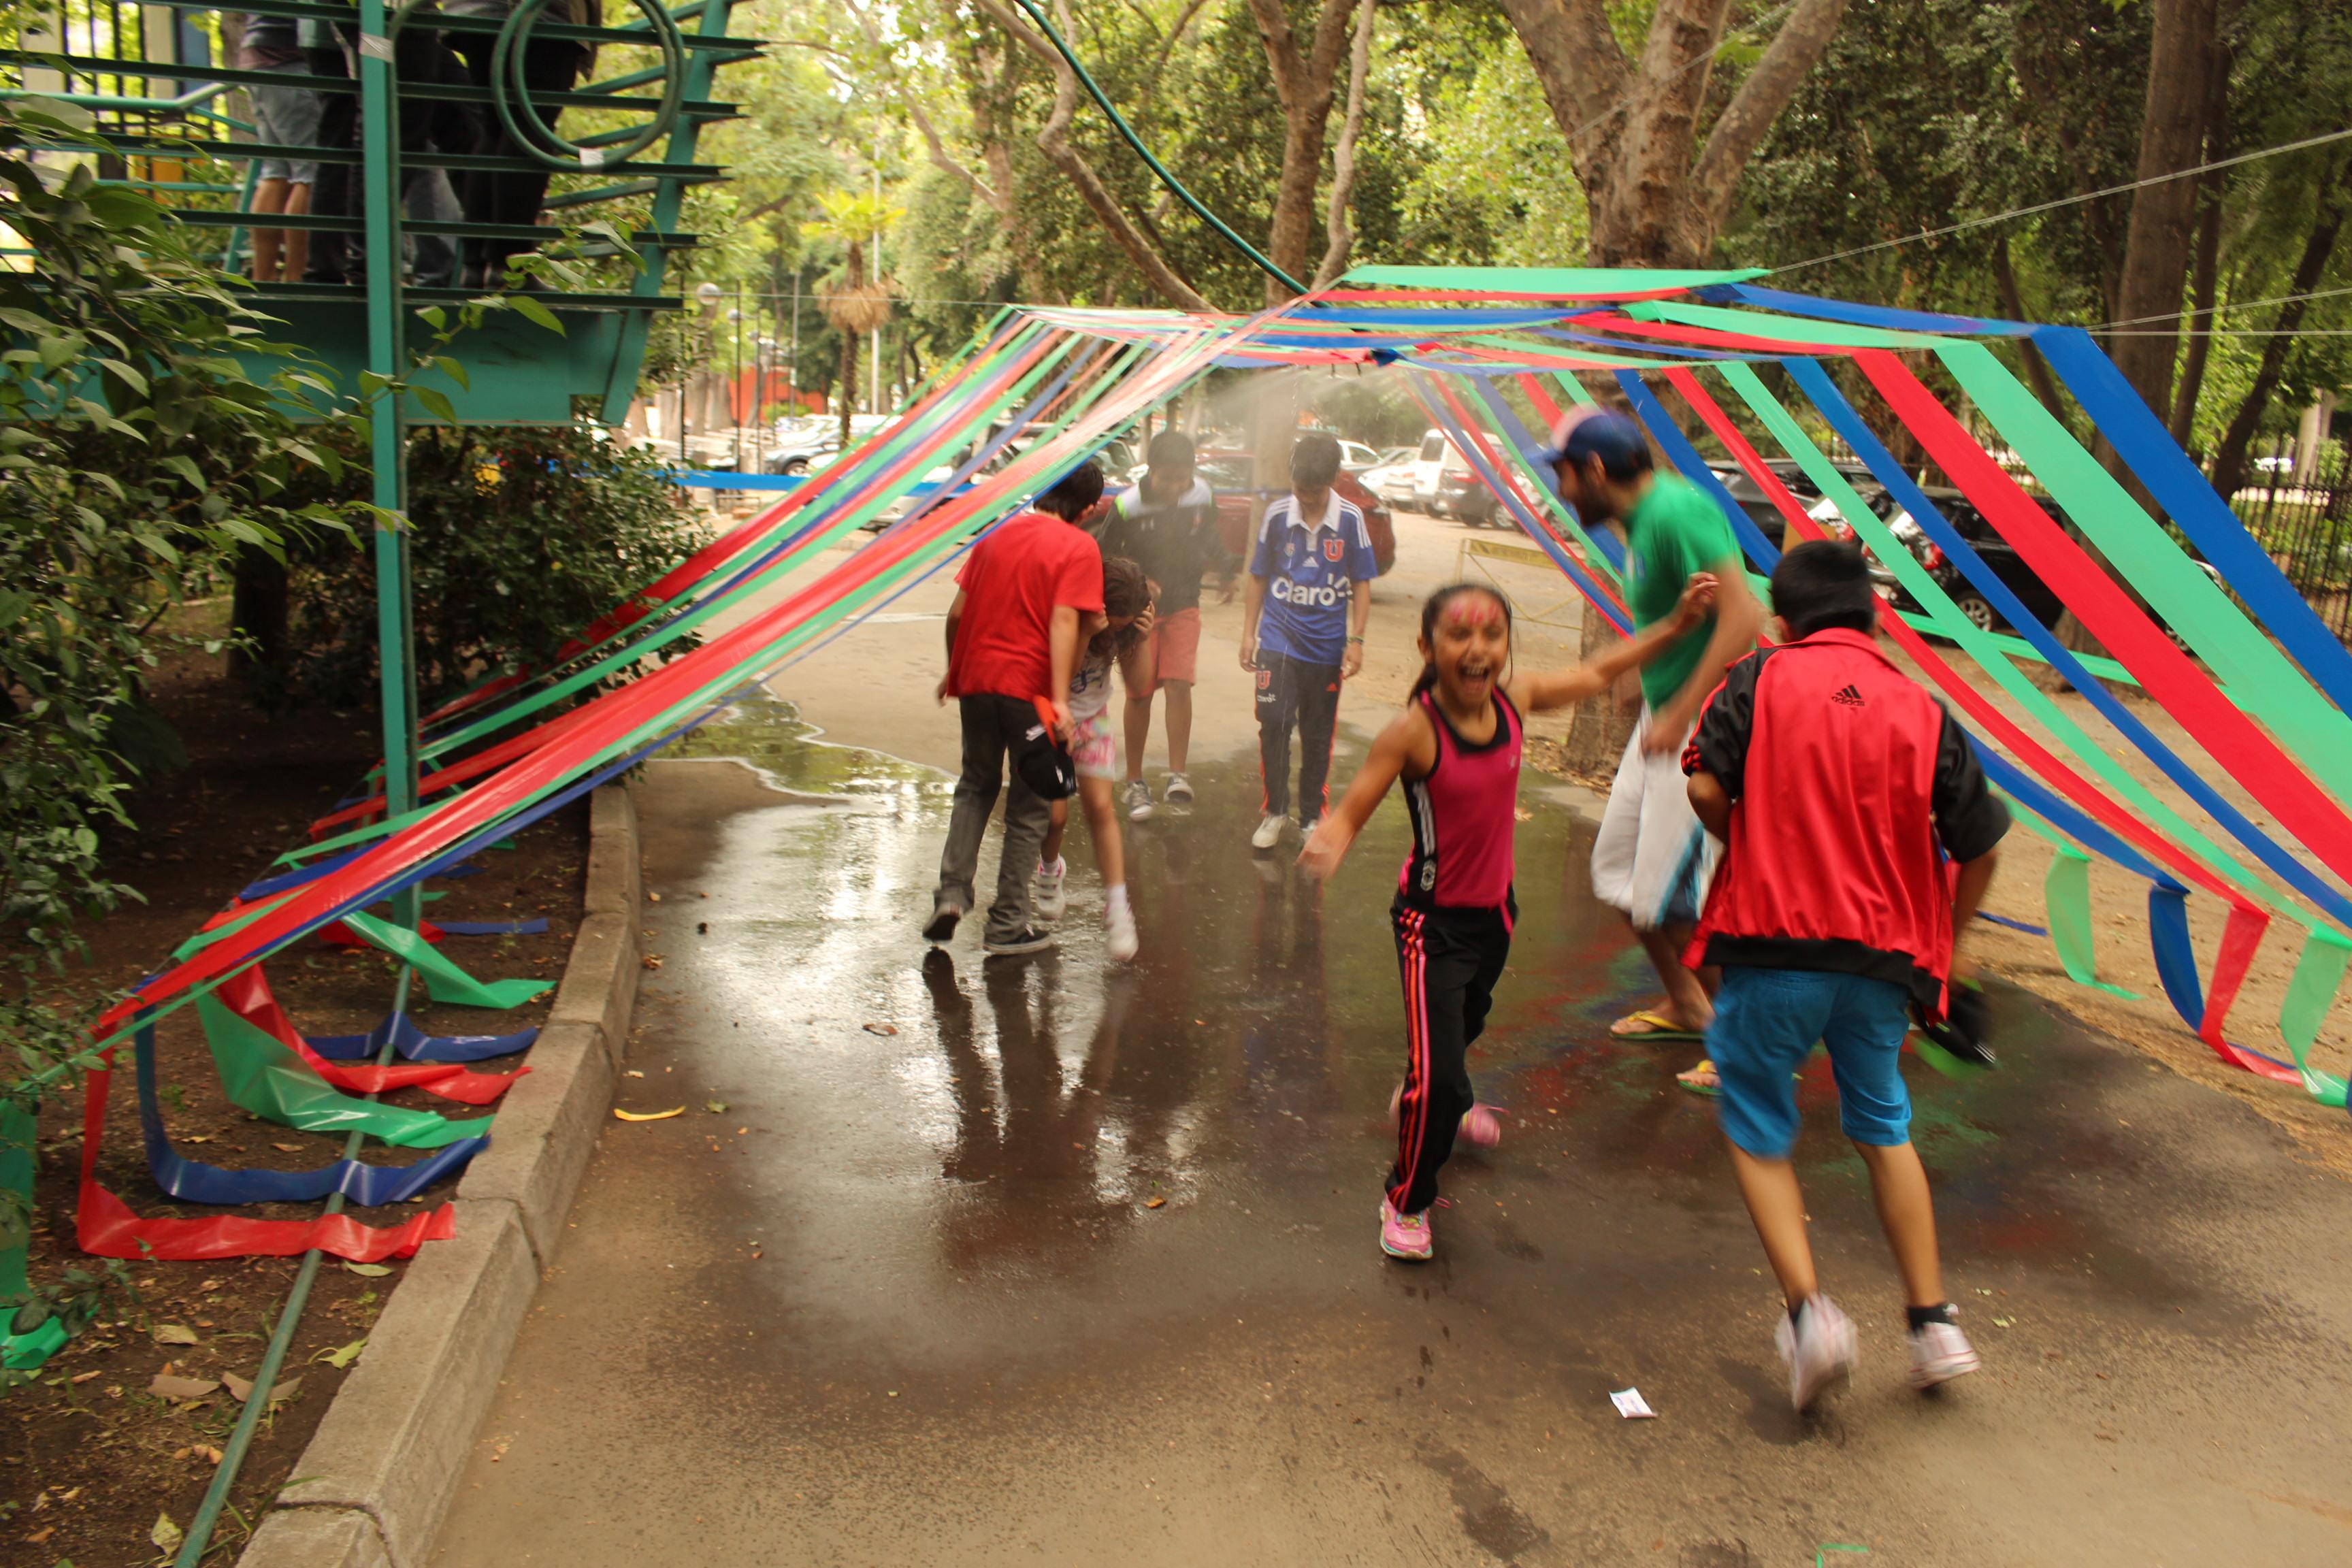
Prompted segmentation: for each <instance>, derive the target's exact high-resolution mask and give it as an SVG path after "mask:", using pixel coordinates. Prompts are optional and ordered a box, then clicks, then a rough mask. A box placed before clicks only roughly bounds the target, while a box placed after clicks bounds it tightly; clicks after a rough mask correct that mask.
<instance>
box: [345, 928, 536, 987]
mask: <svg viewBox="0 0 2352 1568" xmlns="http://www.w3.org/2000/svg"><path fill="white" fill-rule="evenodd" d="M343 923H344V924H345V925H347V926H349V927H351V928H352V931H356V932H358V933H359V934H360V935H361V936H362V937H363V938H365V939H366V941H367V942H368V943H369V944H370V945H371V946H374V947H379V948H382V949H383V951H384V952H388V953H390V954H392V956H393V957H394V958H396V959H399V960H400V961H401V962H402V963H406V964H410V965H412V966H414V967H415V970H416V973H419V974H421V975H423V976H425V990H426V992H427V993H429V994H431V995H432V997H433V1000H435V1001H436V1002H454V1003H456V1004H457V1005H460V1006H465V1007H520V1006H521V1005H523V1004H524V1003H526V1002H528V1001H530V999H531V998H532V997H534V996H537V995H539V994H541V993H543V992H547V991H551V990H552V989H554V986H555V983H554V982H553V981H551V980H488V981H485V980H477V979H475V978H474V977H473V976H472V975H470V974H468V973H466V972H465V971H464V970H462V969H460V968H458V967H457V964H456V963H453V962H452V961H451V960H450V959H449V958H448V957H447V956H446V954H444V953H443V952H442V951H441V950H440V949H439V948H437V947H435V946H434V945H433V944H432V943H431V942H427V941H425V938H424V937H422V936H420V935H418V934H417V933H416V932H415V931H410V930H409V929H408V928H407V927H406V926H396V925H393V924H391V923H390V922H388V921H380V920H377V919H376V918H375V917H374V916H373V915H363V914H359V913H356V912H354V913H352V914H348V915H345V916H344V917H343Z"/></svg>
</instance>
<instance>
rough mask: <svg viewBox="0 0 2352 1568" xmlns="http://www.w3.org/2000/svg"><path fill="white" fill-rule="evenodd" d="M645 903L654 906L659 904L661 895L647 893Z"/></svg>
mask: <svg viewBox="0 0 2352 1568" xmlns="http://www.w3.org/2000/svg"><path fill="white" fill-rule="evenodd" d="M646 902H648V903H655V904H657V903H660V902H661V895H660V894H659V893H647V894H646Z"/></svg>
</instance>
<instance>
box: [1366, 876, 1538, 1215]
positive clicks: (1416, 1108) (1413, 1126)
mask: <svg viewBox="0 0 2352 1568" xmlns="http://www.w3.org/2000/svg"><path fill="white" fill-rule="evenodd" d="M1389 919H1390V921H1391V924H1392V925H1393V926H1394V927H1395V928H1396V944H1397V968H1398V970H1399V971H1400V972H1401V973H1402V976H1403V979H1404V1026H1405V1068H1404V1094H1403V1096H1402V1099H1400V1100H1399V1101H1398V1102H1397V1159H1396V1165H1395V1167H1394V1168H1393V1169H1391V1171H1390V1172H1389V1183H1388V1190H1389V1202H1390V1203H1391V1204H1394V1205H1396V1208H1397V1212H1399V1213H1400V1214H1419V1213H1421V1212H1422V1211H1423V1209H1426V1208H1427V1207H1429V1205H1431V1204H1432V1203H1434V1202H1435V1201H1436V1199H1437V1172H1438V1168H1439V1167H1440V1166H1442V1165H1444V1163H1445V1162H1446V1160H1447V1159H1448V1158H1450V1157H1451V1156H1452V1154H1453V1152H1454V1133H1455V1132H1456V1131H1459V1130H1460V1128H1461V1125H1462V1118H1463V1116H1464V1115H1465V1113H1467V1112H1468V1110H1469V1109H1470V1107H1471V1105H1472V1104H1473V1103H1474V1102H1475V1097H1474V1096H1473V1094H1472V1093H1471V1090H1470V1064H1469V1061H1468V1059H1467V1058H1468V1053H1469V1049H1470V1042H1471V1041H1473V1040H1475V1039H1476V1038H1477V1037H1478V1036H1479V1035H1480V1034H1481V1033H1482V1032H1483V1031H1484V1030H1485V1029H1486V1010H1487V1008H1488V1007H1490V1006H1491V1005H1493V1004H1494V1000H1495V982H1496V981H1497V980H1499V979H1501V978H1502V975H1503V963H1504V961H1505V960H1506V959H1507V958H1509V957H1510V955H1511V920H1510V916H1509V914H1508V913H1507V911H1506V910H1499V909H1496V910H1417V909H1413V908H1411V907H1409V906H1408V905H1406V904H1405V903H1404V902H1403V900H1398V901H1397V902H1396V903H1395V904H1394V905H1393V906H1391V909H1390V910H1389Z"/></svg>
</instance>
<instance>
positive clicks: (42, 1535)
mask: <svg viewBox="0 0 2352 1568" xmlns="http://www.w3.org/2000/svg"><path fill="white" fill-rule="evenodd" d="M57 1532H58V1527H57V1526H56V1525H54V1524H53V1525H51V1526H49V1527H48V1528H47V1530H43V1531H37V1532H36V1533H34V1534H31V1535H28V1536H26V1537H25V1544H26V1545H27V1546H38V1545H39V1544H40V1543H41V1542H44V1541H47V1539H48V1538H49V1537H50V1536H52V1535H55V1534H56V1533H57Z"/></svg>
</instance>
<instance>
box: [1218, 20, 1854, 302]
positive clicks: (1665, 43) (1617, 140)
mask: <svg viewBox="0 0 2352 1568" xmlns="http://www.w3.org/2000/svg"><path fill="white" fill-rule="evenodd" d="M1253 3H1254V4H1265V0H1253ZM1845 3H1846V0H1797V3H1796V5H1795V7H1794V9H1793V10H1791V11H1790V14H1789V16H1788V19H1787V20H1786V21H1784V22H1782V23H1781V24H1780V28H1779V30H1778V31H1776V32H1775V33H1774V34H1773V36H1772V41H1771V43H1770V44H1769V45H1768V46H1767V47H1766V48H1765V50H1764V52H1763V54H1762V55H1761V56H1760V57H1759V58H1758V59H1757V61H1756V63H1755V64H1754V65H1753V66H1752V67H1750V68H1748V74H1747V76H1746V77H1745V78H1744V79H1742V80H1741V82H1740V84H1739V88H1738V91H1736V92H1735V93H1733V94H1732V96H1731V101H1730V102H1729V103H1727V105H1726V106H1725V107H1724V110H1723V112H1722V113H1721V114H1720V115H1718V116H1717V119H1716V121H1715V124H1714V126H1713V128H1712V129H1711V130H1710V131H1709V132H1708V133H1707V136H1706V142H1705V144H1704V145H1703V146H1702V145H1700V143H1699V141H1698V119H1699V110H1701V108H1702V107H1703V106H1704V105H1705V104H1706V101H1707V88H1708V83H1709V79H1710V78H1711V76H1712V74H1713V69H1714V64H1713V62H1714V59H1715V56H1716V52H1717V49H1718V47H1720V46H1721V44H1722V41H1723V32H1724V28H1725V26H1726V25H1727V22H1728V21H1729V19H1730V16H1731V6H1730V3H1729V0H1658V4H1657V5H1656V8H1655V9H1654V12H1653V13H1652V16H1651V20H1650V32H1649V37H1648V39H1647V41H1646V42H1645V44H1644V47H1643V51H1642V58H1641V63H1640V65H1639V67H1638V68H1637V67H1635V66H1634V64H1633V62H1631V61H1629V60H1628V59H1627V58H1625V52H1624V50H1623V49H1622V48H1621V47H1619V46H1618V43H1617V36H1616V34H1615V32H1614V31H1613V30H1612V27H1611V26H1610V19H1609V11H1610V7H1609V5H1608V0H1503V10H1504V12H1505V13H1506V14H1507V16H1509V17H1510V21H1511V26H1512V28H1513V30H1514V31H1516V32H1517V34H1518V36H1519V41H1520V43H1521V44H1523V45H1524V46H1525V47H1526V48H1527V51H1528V61H1529V63H1530V64H1531V65H1532V66H1533V67H1534V68H1535V73H1536V79H1537V81H1538V83H1540V84H1541V86H1542V88H1543V90H1544V100H1545V102H1546V103H1547V104H1549V106H1550V109H1551V113H1552V118H1553V120H1555V121H1558V122H1559V128H1560V130H1561V132H1563V133H1564V134H1565V135H1566V136H1567V138H1568V145H1569V157H1570V163H1572V164H1573V165H1574V167H1575V171H1576V177H1577V181H1578V183H1579V184H1581V185H1582V186H1583V187H1584V195H1585V203H1586V205H1587V207H1588V209H1589V210H1590V213H1591V261H1592V263H1593V264H1594V265H1596V266H1601V267H1693V266H1698V265H1701V264H1703V263H1704V262H1705V261H1706V259H1707V258H1708V256H1709V255H1710V254H1711V253H1712V252H1713V250H1714V248H1715V241H1716V237H1717V235H1719V234H1720V233H1721V232H1722V230H1723V226H1724V224H1725V223H1726V222H1727V220H1728V219H1729V218H1730V216H1731V212H1732V206H1733V204H1734V202H1735V201H1736V200H1737V198H1738V189H1739V176H1740V174H1741V173H1742V172H1743V171H1744V170H1745V169H1746V168H1747V166H1748V159H1749V158H1750V157H1751V156H1753V155H1754V153H1755V151H1756V149H1757V147H1758V146H1759V145H1760V144H1761V143H1762V142H1763V140H1764V136H1765V133H1766V132H1769V130H1770V129H1771V127H1772V122H1773V121H1774V120H1776V119H1778V118H1779V117H1780V111H1781V110H1783V109H1785V108H1787V107H1788V103H1789V100H1790V98H1791V97H1793V96H1795V94H1796V90H1797V89H1798V87H1799V86H1800V85H1801V84H1802V83H1803V81H1804V79H1805V77H1806V75H1807V74H1808V73H1809V72H1811V70H1812V68H1813V67H1814V66H1815V65H1816V64H1818V63H1820V60H1821V58H1822V55H1823V54H1825V53H1827V52H1828V49H1829V47H1830V43H1831V41H1832V39H1833V38H1835V37H1836V36H1837V28H1838V24H1839V22H1840V21H1841V20H1843V17H1844V15H1845Z"/></svg>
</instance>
